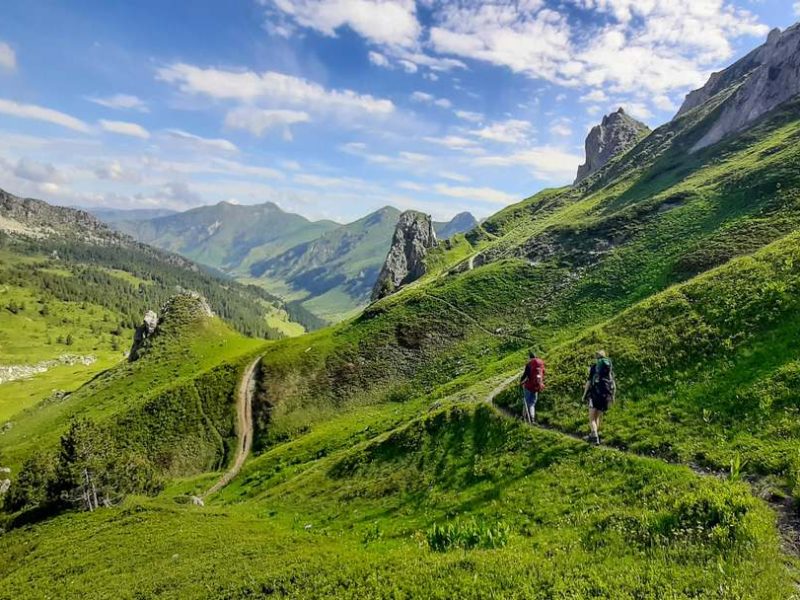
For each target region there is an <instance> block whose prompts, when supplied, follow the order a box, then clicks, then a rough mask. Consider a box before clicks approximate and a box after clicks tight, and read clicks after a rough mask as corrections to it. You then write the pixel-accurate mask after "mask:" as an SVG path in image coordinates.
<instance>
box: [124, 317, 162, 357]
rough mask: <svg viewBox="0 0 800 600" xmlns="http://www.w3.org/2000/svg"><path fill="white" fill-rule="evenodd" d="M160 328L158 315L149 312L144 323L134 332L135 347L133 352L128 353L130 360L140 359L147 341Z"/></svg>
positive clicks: (132, 349)
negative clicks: (140, 353)
mask: <svg viewBox="0 0 800 600" xmlns="http://www.w3.org/2000/svg"><path fill="white" fill-rule="evenodd" d="M157 327H158V315H157V314H156V313H155V312H153V311H152V310H148V311H147V312H146V313H145V315H144V319H143V320H142V323H141V324H140V325H139V326H138V327H137V328H136V331H134V332H133V345H132V346H131V351H130V352H129V353H128V360H129V361H130V362H133V361H135V360H137V359H138V358H139V352H140V351H141V350H142V347H143V346H144V343H145V341H146V340H148V339H150V337H152V336H153V334H154V333H155V332H156V328H157Z"/></svg>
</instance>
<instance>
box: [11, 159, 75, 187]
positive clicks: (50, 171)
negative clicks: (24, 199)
mask: <svg viewBox="0 0 800 600" xmlns="http://www.w3.org/2000/svg"><path fill="white" fill-rule="evenodd" d="M8 167H9V168H10V171H11V173H12V174H13V175H15V176H16V177H19V178H20V179H25V180H27V181H33V182H35V183H53V184H58V183H63V182H64V181H65V177H64V176H63V175H62V174H61V172H60V171H59V170H58V169H56V168H55V167H54V166H53V165H51V164H50V163H42V162H38V161H35V160H31V159H30V158H21V159H19V160H18V161H17V162H16V164H9V165H8Z"/></svg>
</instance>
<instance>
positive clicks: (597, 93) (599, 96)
mask: <svg viewBox="0 0 800 600" xmlns="http://www.w3.org/2000/svg"><path fill="white" fill-rule="evenodd" d="M581 102H608V94H606V93H605V92H604V91H603V90H592V91H591V92H589V93H588V94H584V95H583V96H581Z"/></svg>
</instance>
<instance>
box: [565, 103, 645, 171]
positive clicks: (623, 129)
mask: <svg viewBox="0 0 800 600" xmlns="http://www.w3.org/2000/svg"><path fill="white" fill-rule="evenodd" d="M649 132H650V128H649V127H648V126H647V125H645V124H644V123H641V122H639V121H637V120H636V119H634V118H633V117H631V116H629V115H628V114H627V113H626V112H625V110H624V109H623V108H619V109H618V110H617V111H616V112H613V113H611V114H609V115H606V116H605V117H603V120H602V122H601V123H600V125H595V126H594V127H593V128H592V130H591V131H590V132H589V135H588V136H586V162H585V163H584V164H582V165H581V166H579V167H578V175H577V177H576V178H575V183H579V182H581V181H583V180H584V179H586V178H587V177H589V176H590V175H592V174H594V173H596V172H597V171H599V170H600V169H602V168H603V167H604V166H606V164H608V162H609V161H610V160H611V159H612V158H614V157H615V156H617V155H619V154H622V153H624V152H627V151H628V150H630V149H631V148H632V147H633V146H634V145H636V143H637V142H638V141H639V140H640V139H642V137H644V136H645V135H646V134H647V133H649Z"/></svg>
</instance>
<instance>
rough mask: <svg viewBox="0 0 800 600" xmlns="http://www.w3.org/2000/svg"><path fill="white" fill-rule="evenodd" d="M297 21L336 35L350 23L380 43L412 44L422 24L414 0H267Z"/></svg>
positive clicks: (371, 39)
mask: <svg viewBox="0 0 800 600" xmlns="http://www.w3.org/2000/svg"><path fill="white" fill-rule="evenodd" d="M263 3H264V4H267V5H268V6H273V7H275V8H276V9H277V10H278V11H281V12H282V13H283V14H284V15H287V16H290V17H291V18H292V19H294V21H295V22H297V24H299V25H301V26H303V27H308V28H311V29H314V30H316V31H319V32H320V33H323V34H325V35H329V36H335V35H336V31H337V30H338V29H339V28H341V27H349V28H350V29H352V30H353V31H355V32H356V33H358V34H359V35H360V36H362V37H363V38H365V39H366V40H368V41H370V42H373V43H375V44H380V45H389V46H400V47H410V46H413V45H414V44H415V43H416V41H417V38H418V37H419V34H420V31H421V28H420V24H419V22H418V21H417V17H416V5H415V2H414V0H272V1H271V2H270V1H269V0H264V2H263Z"/></svg>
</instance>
